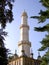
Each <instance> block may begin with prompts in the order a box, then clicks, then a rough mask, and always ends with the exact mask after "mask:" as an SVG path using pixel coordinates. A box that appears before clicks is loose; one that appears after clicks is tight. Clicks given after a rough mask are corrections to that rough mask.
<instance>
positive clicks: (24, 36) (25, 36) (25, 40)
mask: <svg viewBox="0 0 49 65" xmlns="http://www.w3.org/2000/svg"><path fill="white" fill-rule="evenodd" d="M21 18H22V19H21V26H20V41H19V43H18V48H19V56H22V55H23V52H22V50H23V51H24V53H25V55H26V56H27V57H30V47H31V43H30V42H29V26H28V23H27V18H28V16H27V13H26V12H25V11H24V12H23V13H22V15H21Z"/></svg>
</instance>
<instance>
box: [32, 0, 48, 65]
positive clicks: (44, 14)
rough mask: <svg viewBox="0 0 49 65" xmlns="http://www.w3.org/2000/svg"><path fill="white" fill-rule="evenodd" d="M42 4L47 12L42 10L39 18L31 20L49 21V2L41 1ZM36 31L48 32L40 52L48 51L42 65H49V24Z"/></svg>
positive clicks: (37, 28) (36, 28)
mask: <svg viewBox="0 0 49 65" xmlns="http://www.w3.org/2000/svg"><path fill="white" fill-rule="evenodd" d="M40 3H41V4H42V5H43V6H44V7H45V8H46V10H45V11H43V10H40V12H39V13H38V14H39V16H31V18H34V19H38V24H39V23H44V22H46V20H47V19H49V0H40ZM34 30H35V31H38V32H45V31H46V32H47V33H48V34H47V35H45V38H43V39H42V41H41V42H40V43H41V45H42V46H41V48H39V51H47V52H46V53H45V55H44V56H43V57H42V63H41V65H48V63H49V22H48V24H46V25H44V26H43V27H42V26H41V27H35V28H34Z"/></svg>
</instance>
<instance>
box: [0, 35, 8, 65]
mask: <svg viewBox="0 0 49 65" xmlns="http://www.w3.org/2000/svg"><path fill="white" fill-rule="evenodd" d="M7 52H8V49H6V48H5V45H4V37H3V36H2V35H0V65H7V63H8V59H7Z"/></svg>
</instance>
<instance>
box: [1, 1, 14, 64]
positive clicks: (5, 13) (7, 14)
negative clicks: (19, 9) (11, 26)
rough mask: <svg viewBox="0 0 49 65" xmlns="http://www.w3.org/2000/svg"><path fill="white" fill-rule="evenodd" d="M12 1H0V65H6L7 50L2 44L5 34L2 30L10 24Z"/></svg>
mask: <svg viewBox="0 0 49 65" xmlns="http://www.w3.org/2000/svg"><path fill="white" fill-rule="evenodd" d="M12 2H14V0H0V25H1V29H0V65H7V63H8V59H7V49H6V47H5V44H4V35H6V32H4V31H3V29H4V28H5V27H6V24H7V23H8V22H9V23H11V22H12V20H13V13H12V7H13V4H12Z"/></svg>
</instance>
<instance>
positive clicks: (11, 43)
mask: <svg viewBox="0 0 49 65" xmlns="http://www.w3.org/2000/svg"><path fill="white" fill-rule="evenodd" d="M41 9H42V10H44V9H45V8H44V7H43V6H42V5H41V3H39V0H15V2H14V4H13V18H14V20H13V21H12V23H11V24H10V23H7V26H6V29H5V30H6V31H7V32H8V36H7V37H6V38H5V39H6V40H5V45H6V47H7V48H8V49H9V50H11V51H10V52H11V53H14V52H15V50H17V53H18V42H19V40H20V29H19V27H20V25H21V14H22V12H23V11H24V10H25V11H26V12H27V15H28V24H29V27H30V30H29V40H30V42H31V45H32V46H31V48H32V51H33V54H34V55H33V56H34V58H37V56H38V49H39V48H40V47H41V44H40V41H41V40H42V39H43V38H44V37H45V33H41V32H36V31H34V27H38V26H43V25H44V24H38V20H37V19H31V18H30V17H31V16H35V15H38V13H39V11H40V10H41ZM43 54H44V52H40V55H41V56H42V55H43Z"/></svg>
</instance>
